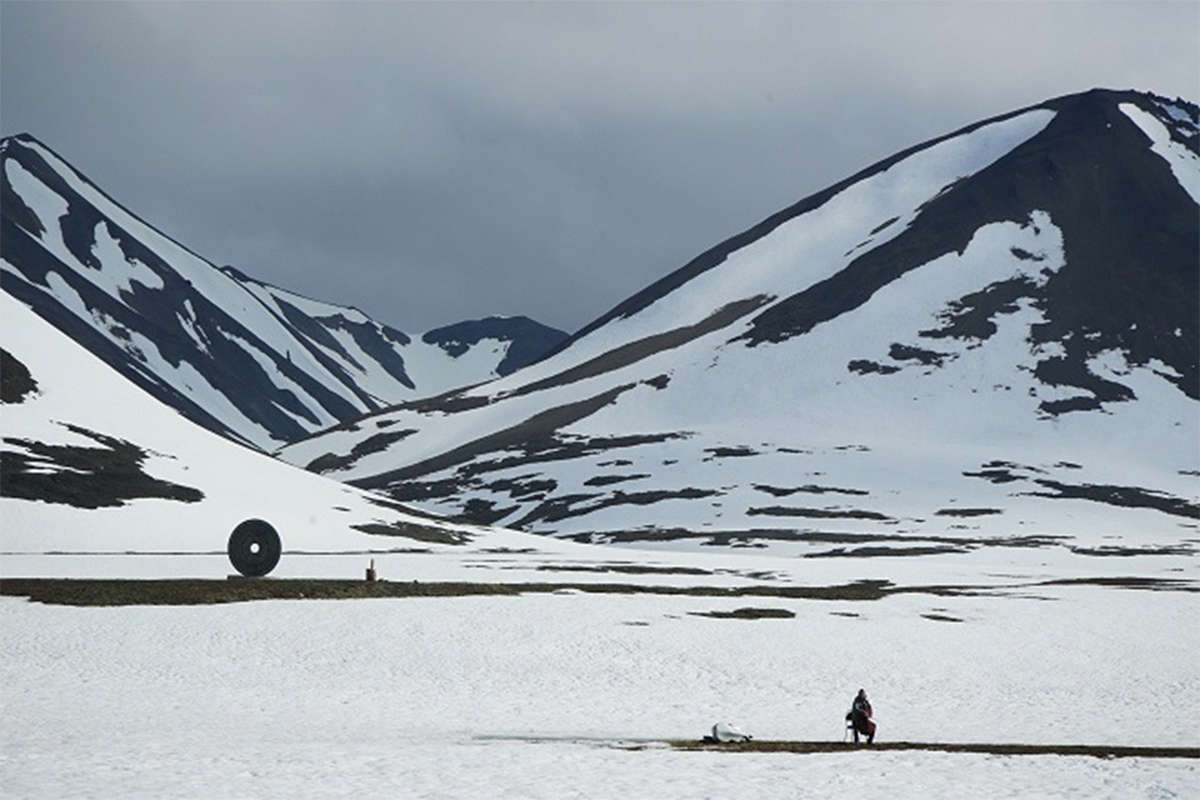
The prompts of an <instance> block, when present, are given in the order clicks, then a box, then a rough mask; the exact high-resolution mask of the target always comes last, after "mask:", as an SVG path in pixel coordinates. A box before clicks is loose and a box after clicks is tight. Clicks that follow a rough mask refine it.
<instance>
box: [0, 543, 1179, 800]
mask: <svg viewBox="0 0 1200 800" xmlns="http://www.w3.org/2000/svg"><path fill="white" fill-rule="evenodd" d="M621 552H622V553H623V554H625V555H633V551H621ZM147 558H149V557H147ZM447 558H448V557H447V556H443V555H412V556H408V557H406V559H407V561H408V562H411V564H412V567H413V569H414V570H415V572H416V574H422V573H423V571H424V570H425V569H427V568H423V567H422V566H421V563H422V562H423V561H424V562H428V561H430V560H432V561H438V562H445V563H442V564H441V566H440V567H438V568H435V570H434V571H437V570H449V571H454V569H455V568H454V567H453V565H452V564H451V563H449V562H447V561H446V559H447ZM490 558H491V559H492V564H493V567H494V568H495V569H502V568H503V567H504V565H505V564H506V563H510V562H513V561H514V560H515V561H516V562H520V560H521V559H522V558H525V556H519V555H508V556H495V555H492V556H490ZM710 558H712V557H710ZM154 560H155V561H156V562H157V564H158V566H159V567H160V569H161V570H169V569H170V563H171V562H172V561H173V559H172V557H163V556H159V557H154ZM284 560H285V562H286V561H287V556H285V559H284ZM715 560H719V561H720V562H721V563H724V564H726V565H732V564H736V562H737V556H733V557H730V556H722V557H720V559H715ZM144 561H145V559H143V562H144ZM404 562H405V558H404V557H400V556H394V557H393V561H392V562H391V565H390V566H391V567H392V569H394V570H396V572H392V573H384V576H385V577H389V576H390V577H393V578H395V579H407V577H408V576H407V575H405V574H403V573H402V572H401V571H400V570H402V568H403V564H404ZM510 565H511V564H510ZM460 568H461V567H460ZM1182 568H1184V569H1186V571H1187V572H1188V573H1189V574H1190V575H1191V576H1194V575H1195V567H1194V565H1187V566H1186V567H1182ZM159 574H163V573H162V572H161V571H160V573H159ZM500 575H501V576H503V573H500ZM476 576H477V577H476V579H479V578H478V573H476ZM558 578H561V576H555V579H558ZM567 579H573V576H567ZM703 581H704V579H696V578H693V579H692V582H703ZM645 582H658V576H647V580H646V581H645ZM1036 594H1037V595H1038V596H1037V597H1032V596H1012V595H1005V596H997V597H934V596H930V595H922V594H911V595H898V596H893V597H889V598H886V599H883V600H878V601H870V602H857V603H854V602H840V601H795V600H787V599H778V598H754V599H751V600H747V599H746V598H740V599H736V600H734V599H726V598H707V597H690V596H685V597H679V596H664V595H654V594H632V595H591V594H588V595H583V594H577V593H563V594H541V595H524V596H520V597H505V598H499V597H476V598H446V599H400V600H359V601H313V600H301V601H266V602H256V603H242V604H234V605H228V606H200V607H132V608H65V607H52V606H42V605H38V604H32V603H28V602H25V601H22V600H20V599H16V598H3V599H2V600H0V653H2V654H3V655H0V686H2V687H3V688H0V704H2V707H3V713H4V716H5V724H4V725H3V726H2V727H0V780H2V781H3V784H4V786H5V796H6V797H14V798H17V797H31V798H32V797H47V796H55V797H64V798H65V797H114V796H122V797H177V798H185V797H195V798H201V797H205V798H209V797H228V798H258V797H261V798H268V797H281V796H290V797H331V796H334V797H337V796H351V795H354V796H360V795H362V794H363V793H370V794H375V795H380V796H391V797H453V798H474V797H477V798H492V797H511V798H563V797H587V798H630V797H637V798H667V797H722V798H743V797H744V798H764V797H788V798H795V797H831V796H839V795H844V794H847V793H851V792H853V793H856V794H860V795H863V796H868V797H873V796H887V797H901V798H902V797H913V798H924V797H952V796H973V797H1089V798H1091V797H1114V798H1115V797H1121V798H1125V797H1179V798H1184V797H1195V796H1197V793H1198V792H1200V765H1198V763H1197V761H1196V760H1194V759H1165V758H1164V759H1144V758H1133V759H1116V760H1105V759H1098V758H1093V757H1085V756H1070V757H1065V756H988V755H974V754H946V753H929V752H921V751H894V752H878V753H870V752H859V751H856V752H849V751H848V752H846V753H832V754H817V755H798V754H786V753H784V754H736V753H733V754H731V753H715V752H679V751H675V750H672V749H670V748H669V747H668V746H667V745H666V744H665V743H664V740H667V739H695V738H699V737H700V736H701V735H702V734H704V733H706V732H707V730H708V728H709V727H710V726H711V725H712V724H713V723H714V722H716V721H720V720H730V721H734V722H736V723H738V724H740V725H741V726H742V727H743V728H744V729H746V730H747V731H748V732H750V733H752V734H753V735H754V736H755V737H756V738H759V739H804V740H831V741H838V740H840V739H841V738H842V736H843V732H842V721H841V719H842V714H843V713H844V711H845V708H846V706H847V705H848V703H849V700H850V698H851V696H852V695H853V693H854V691H855V690H856V689H857V688H858V687H859V686H864V687H866V688H867V690H868V693H869V694H870V696H871V698H872V701H873V703H874V705H875V709H876V718H877V720H878V722H879V726H880V727H879V734H878V738H879V741H881V742H882V741H897V740H910V741H931V742H939V741H944V742H1024V743H1076V744H1078V743H1084V744H1086V743H1093V744H1114V743H1120V744H1136V745H1194V744H1195V738H1194V737H1192V736H1190V735H1189V733H1188V730H1187V728H1186V727H1185V725H1186V721H1187V720H1189V719H1191V718H1192V717H1194V716H1195V714H1196V712H1197V711H1200V684H1198V682H1197V680H1196V674H1195V669H1194V664H1195V654H1196V653H1197V652H1200V632H1198V630H1200V629H1198V628H1197V626H1196V625H1195V624H1194V622H1195V619H1196V602H1195V599H1194V598H1195V595H1194V594H1189V593H1183V592H1169V591H1157V592H1155V591H1134V590H1127V589H1114V588H1104V587H1096V586H1058V587H1053V588H1050V587H1045V588H1042V589H1039V590H1038V591H1037V592H1036ZM747 605H751V606H755V607H770V608H782V609H787V610H789V611H791V612H793V613H794V614H795V617H793V618H785V619H759V620H736V619H713V618H709V617H702V616H695V615H694V614H695V613H697V612H700V613H706V612H710V611H714V610H732V609H734V608H736V607H744V606H747ZM923 614H933V615H940V616H945V617H953V618H956V619H961V620H962V621H961V622H948V621H943V620H939V619H931V618H929V617H925V616H922V615H923ZM850 615H855V616H850Z"/></svg>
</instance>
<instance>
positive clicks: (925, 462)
mask: <svg viewBox="0 0 1200 800" xmlns="http://www.w3.org/2000/svg"><path fill="white" fill-rule="evenodd" d="M1198 122H1200V110H1198V109H1197V107H1196V106H1195V105H1193V104H1191V103H1187V102H1184V101H1178V100H1177V101H1169V100H1166V99H1164V98H1160V97H1156V96H1153V95H1148V94H1141V93H1135V92H1114V91H1105V90H1093V91H1091V92H1086V93H1083V94H1078V95H1070V96H1066V97H1061V98H1057V99H1054V100H1050V101H1047V102H1045V103H1042V104H1040V105H1038V106H1034V107H1030V108H1027V109H1023V110H1020V111H1016V112H1012V113H1009V114H1005V115H1003V116H999V117H996V118H993V119H989V120H986V121H983V122H979V123H976V124H974V125H970V126H968V127H966V128H964V129H962V130H959V131H956V132H954V133H951V134H949V135H947V136H944V137H941V138H939V139H936V140H933V141H930V142H927V143H924V144H921V145H918V146H915V147H913V148H910V149H908V150H906V151H904V152H901V153H899V154H897V155H895V156H893V157H891V158H889V159H887V160H885V161H883V162H880V163H879V164H876V165H874V166H872V167H869V168H867V169H865V170H863V171H862V172H860V173H858V174H856V175H854V176H852V177H850V178H848V179H846V180H845V181H842V182H841V183H838V184H836V185H835V186H832V187H830V188H829V189H826V190H824V191H822V192H818V193H817V194H815V195H812V196H810V197H807V198H805V199H803V200H801V201H799V202H798V203H796V204H795V205H794V206H792V207H790V208H788V209H785V210H783V211H781V212H779V213H778V214H776V215H774V216H772V217H770V218H769V219H767V220H765V221H763V222H762V223H760V224H759V225H757V226H755V227H754V228H751V229H750V230H748V231H746V232H744V233H742V234H739V235H738V236H735V237H733V238H731V239H729V240H727V241H725V242H723V243H721V244H719V245H718V246H716V247H714V248H713V249H711V250H709V251H708V252H706V253H704V254H702V255H701V256H699V257H697V258H696V259H695V260H693V261H692V262H691V263H689V264H687V265H686V266H684V267H683V268H682V269H680V270H678V271H676V272H674V273H672V274H670V275H668V276H666V277H665V278H663V279H662V280H660V281H658V282H657V283H655V284H654V285H652V286H650V287H648V288H647V289H645V290H644V291H642V292H639V293H638V294H636V295H634V296H633V297H631V298H630V299H629V300H627V301H625V302H624V303H621V304H620V305H618V306H617V307H616V308H614V309H613V310H612V311H610V312H609V313H608V314H605V315H604V316H602V317H601V318H599V319H598V320H596V321H595V322H594V323H592V324H591V325H588V326H587V327H585V328H584V329H583V330H581V331H580V332H578V333H577V334H575V335H574V336H572V337H571V339H570V340H569V341H568V342H566V343H564V345H563V346H562V347H560V349H559V350H558V351H557V352H556V353H555V354H553V355H552V356H550V357H548V358H546V359H545V360H543V361H541V362H540V363H538V364H536V365H534V366H532V367H530V368H528V369H526V370H523V371H521V372H520V373H518V374H516V375H513V376H511V377H508V378H504V379H500V380H497V381H493V382H491V383H488V384H485V385H482V386H479V387H474V388H471V389H464V390H459V391H455V392H450V393H447V394H446V395H443V396H440V397H437V398H431V399H428V400H425V401H418V402H412V403H407V404H404V405H403V406H401V407H399V408H397V409H394V410H389V411H388V412H385V413H383V414H378V415H374V416H371V417H368V418H366V419H363V420H359V421H356V422H355V423H353V424H351V425H346V426H342V427H341V428H339V429H335V430H332V431H329V432H327V433H325V434H322V435H318V436H316V437H313V438H310V439H308V440H305V441H303V442H298V443H296V444H294V445H292V446H290V447H286V448H284V449H283V450H282V451H281V456H282V457H283V458H285V459H287V460H289V461H291V462H292V463H295V464H299V465H306V466H308V467H309V468H311V469H314V470H319V471H322V472H325V473H326V474H329V475H330V476H333V477H337V478H340V479H343V480H349V481H350V482H352V483H354V484H356V485H360V486H364V487H371V488H376V489H382V490H386V491H388V492H390V493H391V494H392V495H393V496H395V497H397V498H404V499H408V500H413V501H417V502H421V503H423V504H425V506H426V507H427V508H431V509H437V510H438V511H440V512H444V513H452V514H458V515H461V516H463V517H465V518H468V519H474V520H481V521H482V520H486V521H492V522H502V523H503V524H505V525H508V526H512V527H517V528H522V529H526V530H531V531H537V532H544V533H554V534H557V535H560V536H574V537H577V538H581V539H589V540H597V541H631V540H669V539H681V538H683V539H694V540H697V541H700V542H708V543H722V542H723V543H735V544H736V543H742V544H754V545H763V544H764V543H774V546H783V545H781V544H780V543H781V542H783V543H790V544H787V546H789V547H792V546H794V547H804V546H806V543H811V542H817V541H824V542H825V543H826V544H828V542H830V541H834V542H842V543H853V542H864V541H869V540H872V539H879V538H884V539H887V538H897V537H898V538H904V539H917V540H919V539H924V540H925V542H924V543H923V544H921V545H920V546H925V547H929V546H934V547H937V546H942V547H945V546H953V542H954V541H959V540H962V539H964V537H975V536H989V537H996V536H1008V537H1014V536H1016V537H1019V536H1024V535H1036V536H1056V535H1071V536H1077V535H1086V536H1088V537H1101V536H1104V535H1112V536H1116V537H1133V538H1135V539H1136V538H1137V537H1143V538H1149V539H1166V540H1174V539H1176V538H1177V537H1179V536H1192V537H1194V536H1195V535H1196V530H1197V524H1198V522H1197V521H1198V520H1200V502H1198V499H1200V498H1198V495H1200V492H1198V491H1197V486H1198V483H1200V481H1198V480H1197V477H1200V447H1198V444H1197V443H1198V442H1200V424H1198V422H1200V420H1198V408H1200V406H1198V404H1197V399H1198V398H1200V330H1198V324H1200V301H1198V298H1200V262H1198V255H1197V254H1198V253H1200V215H1198V213H1197V212H1198V206H1197V198H1198V197H1200V158H1198V156H1197V147H1198V144H1197V139H1198V138H1200V136H1198V134H1197V125H1198ZM387 431H404V433H405V437H404V440H403V442H402V443H399V444H392V443H389V442H388V441H386V440H385V439H384V438H382V437H383V436H384V435H385V433H386V432H387ZM948 543H949V544H948Z"/></svg>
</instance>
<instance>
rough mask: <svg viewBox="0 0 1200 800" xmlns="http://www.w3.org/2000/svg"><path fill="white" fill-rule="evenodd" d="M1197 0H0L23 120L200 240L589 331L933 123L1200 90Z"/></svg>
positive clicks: (229, 259) (396, 320)
mask: <svg viewBox="0 0 1200 800" xmlns="http://www.w3.org/2000/svg"><path fill="white" fill-rule="evenodd" d="M1198 14H1200V11H1198V7H1197V6H1196V5H1195V4H1192V3H1181V4H1143V5H1134V4H1082V3H1080V4H1061V3H1046V4H1041V3H1030V4H998V5H980V4H959V5H928V4H925V5H909V4H863V5H851V4H840V5H825V4H814V3H803V4H794V5H781V4H771V5H761V6H760V5H740V4H739V5H687V4H669V5H580V4H562V5H544V4H542V5H517V4H499V5H474V4H457V5H455V4H436V5H420V4H394V5H393V4H349V3H324V4H307V3H306V4H295V3H291V4H227V3H219V4H206V3H187V4H183V3H146V4H107V3H105V4H87V3H85V4H69V3H48V4H47V3H42V4H25V3H12V2H6V3H4V4H3V5H2V6H0V36H2V41H0V44H2V50H0V53H2V57H3V64H2V67H3V69H2V70H0V124H2V126H3V132H4V133H6V134H8V133H16V132H18V131H28V132H30V133H32V134H34V135H35V136H38V137H39V138H41V139H42V140H43V141H45V142H46V143H47V144H49V145H50V146H51V147H54V148H55V149H57V150H58V151H59V152H60V153H61V154H62V155H64V156H65V157H66V158H67V159H68V160H70V161H72V163H74V164H75V165H76V166H77V167H79V168H80V169H82V170H83V171H84V172H86V173H87V174H88V175H89V176H90V177H91V178H92V179H93V180H95V181H96V182H97V183H98V184H99V185H100V186H102V187H103V188H105V189H106V190H107V191H109V192H110V193H111V194H113V195H114V196H115V197H116V198H117V199H118V200H120V201H121V202H123V203H125V204H126V205H127V206H129V207H130V208H132V209H134V210H135V211H137V212H138V213H139V214H141V215H142V216H143V217H145V218H146V219H147V220H148V221H150V222H151V223H152V224H155V225H156V226H157V227H160V228H162V229H163V230H165V231H166V232H167V233H169V234H171V235H173V236H175V237H176V238H177V239H179V240H181V241H182V242H184V243H185V244H187V245H188V246H190V247H191V248H192V249H194V250H196V251H197V252H199V253H200V254H202V255H204V256H205V257H206V258H209V259H210V260H212V261H214V262H216V263H218V264H223V263H233V264H235V265H237V266H239V267H240V268H242V269H243V270H245V271H246V272H248V273H250V274H252V275H255V276H257V277H260V278H262V279H264V280H269V281H272V282H274V283H278V284H280V285H282V286H285V287H288V288H291V289H294V290H296V291H300V292H303V293H306V294H310V295H313V296H316V297H320V298H322V299H328V300H334V301H338V302H345V303H352V304H355V305H358V306H359V307H361V308H363V309H364V310H366V311H368V312H369V313H371V314H373V315H375V316H377V317H379V318H380V319H382V320H385V321H388V322H391V323H392V324H395V325H397V326H398V327H401V328H404V329H406V330H409V331H414V332H416V331H420V330H424V329H427V328H430V327H433V326H435V325H439V324H444V323H447V322H451V321H454V320H458V319H463V318H467V317H476V316H483V315H487V314H492V313H503V314H520V313H523V314H528V315H530V316H533V317H535V318H537V319H540V320H542V321H544V322H547V323H549V324H553V325H557V326H560V327H564V328H572V329H573V328H577V327H579V326H581V325H582V324H584V323H585V322H587V321H588V320H589V319H591V318H593V317H595V316H597V315H599V314H600V313H602V312H604V311H605V310H607V308H608V307H610V306H612V305H614V304H615V303H617V302H619V301H620V300H622V299H623V298H624V297H626V296H627V295H629V294H631V293H633V292H635V291H637V290H638V289H640V288H642V287H643V286H644V285H646V284H648V283H650V282H652V281H653V280H656V279H657V278H659V277H661V276H662V275H664V274H666V273H667V272H669V271H671V270H673V269H674V268H676V267H678V266H680V265H682V264H683V263H684V262H686V261H687V260H688V259H690V258H691V257H692V256H694V255H696V254H698V253H699V252H701V251H702V250H704V249H706V248H707V247H708V246H710V245H712V244H714V243H716V242H717V241H720V240H721V239H724V238H726V237H727V236H729V235H732V234H734V233H736V232H738V231H739V230H741V229H743V228H745V227H748V226H749V225H751V224H753V223H755V222H757V221H758V220H759V219H761V218H762V217H765V216H767V215H768V214H770V213H772V212H774V211H776V210H778V209H779V208H781V207H783V206H785V205H787V204H790V203H792V202H794V201H795V200H797V199H799V198H800V197H803V196H805V195H807V194H810V193H812V192H814V191H817V190H819V189H821V188H823V187H824V186H826V185H828V184H829V183H832V182H833V181H835V180H838V179H840V178H842V177H845V176H846V175H848V174H850V173H852V172H855V171H857V170H858V169H860V168H862V167H865V166H866V165H867V164H869V163H870V162H871V161H874V160H877V159H880V158H883V157H885V156H887V155H889V154H891V153H893V152H895V151H897V150H899V149H902V148H904V147H906V146H908V145H911V144H914V143H916V142H918V141H922V140H924V139H927V138H930V137H933V136H937V135H939V134H941V133H944V132H947V131H949V130H951V129H954V128H956V127H959V126H961V125H964V124H967V123H970V122H973V121H975V120H977V119H980V118H983V117H986V116H992V115H994V114H998V113H1001V112H1004V111H1007V110H1010V109H1013V108H1017V107H1020V106H1023V105H1028V104H1031V103H1036V102H1038V101H1040V100H1043V99H1046V98H1048V97H1051V96H1055V95H1058V94H1064V93H1067V92H1072V91H1079V90H1083V89H1086V88H1090V87H1092V86H1110V87H1115V88H1126V87H1133V88H1145V89H1152V90H1155V91H1158V92H1161V93H1166V94H1171V95H1175V94H1181V95H1184V96H1189V97H1191V98H1192V99H1196V98H1197V96H1200V90H1198V86H1197V83H1198V81H1200V79H1198V78H1197V74H1198V73H1200V64H1198V63H1197V62H1198V58H1200V57H1198V55H1197V53H1198V52H1200V42H1198V41H1197V25H1198V23H1200V18H1198Z"/></svg>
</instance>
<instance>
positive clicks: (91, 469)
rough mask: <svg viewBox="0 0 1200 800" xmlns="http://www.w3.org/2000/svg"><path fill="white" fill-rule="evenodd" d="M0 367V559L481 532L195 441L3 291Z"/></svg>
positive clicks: (186, 427) (453, 539)
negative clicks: (270, 538) (275, 535)
mask: <svg viewBox="0 0 1200 800" xmlns="http://www.w3.org/2000/svg"><path fill="white" fill-rule="evenodd" d="M0 362H2V363H0V368H2V369H3V374H4V381H3V392H2V393H0V402H2V403H3V406H2V407H0V408H2V410H0V551H4V552H7V553H16V552H22V553H28V552H52V551H73V552H80V551H88V552H118V553H120V552H126V551H145V552H175V551H183V552H213V551H217V552H220V551H223V550H224V549H225V546H226V542H227V540H228V538H229V534H230V532H231V531H232V530H233V528H234V526H235V525H237V524H238V523H239V522H241V521H242V520H244V519H248V518H262V519H266V520H267V521H269V522H270V523H271V524H272V525H274V526H275V527H276V528H277V530H278V531H279V533H280V536H281V538H282V539H283V544H284V548H285V551H286V550H289V549H292V550H297V549H298V550H318V551H338V550H353V549H368V548H379V549H388V548H394V547H412V546H414V544H415V543H414V542H413V539H417V540H419V541H420V542H421V543H422V544H421V546H422V547H427V546H431V545H437V544H439V543H441V544H461V543H465V542H468V541H471V540H472V539H474V538H475V537H476V536H478V535H481V534H483V533H486V532H485V531H483V530H481V529H478V528H471V527H467V526H461V525H453V524H449V523H444V522H442V521H440V520H435V519H431V518H428V517H426V516H425V515H423V514H418V513H410V512H409V511H407V510H406V509H405V508H403V507H402V506H400V505H398V504H397V503H395V502H393V501H390V500H388V499H387V498H384V497H381V496H376V495H372V494H370V493H368V492H363V491H361V490H359V489H354V488H352V487H349V486H345V485H343V484H339V483H335V482H334V481H330V480H327V479H325V478H321V477H319V476H317V475H313V474H311V473H308V472H304V471H303V470H299V469H296V468H295V467H291V466H288V465H286V464H282V463H280V462H278V461H276V460H274V459H271V458H269V457H267V456H265V455H263V454H261V453H256V452H254V451H252V450H250V449H248V448H245V447H242V446H239V445H237V444H234V443H232V442H230V441H228V440H226V439H223V438H221V437H219V436H217V435H216V434H214V433H211V432H209V431H206V430H204V429H202V428H200V427H198V426H196V425H194V424H193V423H191V422H189V421H187V420H185V419H183V418H182V417H180V416H179V414H178V413H176V412H175V411H174V410H172V409H170V408H168V407H166V406H165V405H163V404H162V403H160V402H159V401H157V400H155V399H154V398H152V397H150V396H149V395H147V394H146V393H145V392H143V391H141V390H140V389H138V388H137V387H135V386H133V385H131V384H130V383H129V382H128V381H126V380H125V379H124V378H122V377H121V376H120V375H118V374H117V373H116V372H114V371H113V370H111V369H110V368H109V367H107V366H106V365H104V364H103V363H102V362H100V361H99V360H98V359H96V358H95V357H94V356H92V355H91V354H89V353H88V352H87V351H85V350H83V349H82V348H81V347H80V346H79V345H77V344H76V343H74V342H72V341H71V340H70V339H68V338H67V337H66V336H65V335H64V334H62V333H60V332H59V331H57V330H55V329H54V328H52V327H51V326H50V325H49V324H47V323H46V322H45V321H43V320H41V319H39V318H38V317H37V316H36V315H35V314H34V313H33V312H32V311H30V310H29V309H28V308H26V307H25V306H23V305H22V304H21V303H19V302H17V301H16V300H15V299H13V298H12V297H9V296H8V295H5V294H2V293H0ZM97 398H100V400H97Z"/></svg>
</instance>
